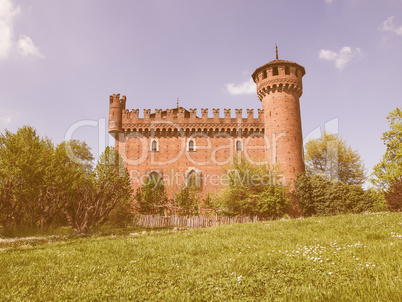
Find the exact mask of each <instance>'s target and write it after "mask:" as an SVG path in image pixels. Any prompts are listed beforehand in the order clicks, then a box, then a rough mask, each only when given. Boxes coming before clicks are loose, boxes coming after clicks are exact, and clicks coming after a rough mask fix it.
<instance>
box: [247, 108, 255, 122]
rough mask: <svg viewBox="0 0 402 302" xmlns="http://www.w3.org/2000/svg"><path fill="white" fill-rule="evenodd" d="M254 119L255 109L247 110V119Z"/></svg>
mask: <svg viewBox="0 0 402 302" xmlns="http://www.w3.org/2000/svg"><path fill="white" fill-rule="evenodd" d="M253 118H254V109H247V119H248V120H252V119H253Z"/></svg>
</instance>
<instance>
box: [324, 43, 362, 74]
mask: <svg viewBox="0 0 402 302" xmlns="http://www.w3.org/2000/svg"><path fill="white" fill-rule="evenodd" d="M361 57H362V52H361V50H360V48H358V47H356V48H355V49H352V48H351V47H349V46H344V47H342V49H341V50H340V51H339V52H334V51H332V50H327V49H321V50H320V53H319V58H320V59H323V60H327V61H334V62H335V68H337V69H339V70H342V69H343V68H345V66H346V64H348V63H349V62H350V61H352V60H354V59H359V58H361Z"/></svg>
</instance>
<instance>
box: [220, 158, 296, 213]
mask: <svg viewBox="0 0 402 302" xmlns="http://www.w3.org/2000/svg"><path fill="white" fill-rule="evenodd" d="M226 176H227V180H228V186H227V187H226V188H225V190H224V192H223V196H222V200H221V201H220V206H221V207H223V208H224V209H225V211H224V212H223V213H224V214H227V215H241V216H258V217H260V218H277V217H282V216H283V214H284V213H285V210H286V207H287V206H288V204H289V196H288V195H287V194H286V193H287V191H288V189H287V188H286V187H284V186H282V185H281V184H280V183H279V182H278V179H279V178H280V175H279V173H278V172H277V170H275V169H269V168H268V167H267V166H262V165H261V166H253V165H252V164H251V163H250V162H248V161H247V160H246V159H245V158H244V157H242V156H237V157H235V158H234V159H233V164H232V165H231V166H229V167H228V169H227V170H226Z"/></svg>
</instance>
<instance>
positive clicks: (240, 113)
mask: <svg viewBox="0 0 402 302" xmlns="http://www.w3.org/2000/svg"><path fill="white" fill-rule="evenodd" d="M235 112H236V119H237V120H238V119H241V118H242V113H243V109H235Z"/></svg>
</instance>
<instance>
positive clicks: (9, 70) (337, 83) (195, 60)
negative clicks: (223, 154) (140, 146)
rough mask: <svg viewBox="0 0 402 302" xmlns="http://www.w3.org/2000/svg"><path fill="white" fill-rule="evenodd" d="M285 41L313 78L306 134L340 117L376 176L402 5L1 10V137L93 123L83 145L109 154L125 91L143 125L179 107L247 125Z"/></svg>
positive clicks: (63, 5)
mask: <svg viewBox="0 0 402 302" xmlns="http://www.w3.org/2000/svg"><path fill="white" fill-rule="evenodd" d="M275 43H277V44H278V47H279V57H280V59H284V60H291V61H294V62H297V63H298V64H300V65H302V66H304V67H305V68H306V72H307V73H306V75H305V76H304V79H303V84H304V94H303V96H302V97H301V112H302V121H303V134H304V136H307V135H308V134H309V133H311V132H312V131H314V130H315V129H317V127H321V128H322V129H323V128H324V125H325V123H327V122H329V121H331V120H333V119H338V124H339V134H340V135H341V136H342V137H343V138H344V139H346V141H347V143H348V144H349V145H350V146H351V147H352V148H353V149H355V150H358V152H359V153H360V155H361V156H362V158H363V160H364V162H365V164H366V167H367V168H368V169H369V170H371V168H372V167H373V166H374V165H375V164H376V163H377V162H378V161H379V160H380V158H381V156H382V154H383V153H384V151H385V148H384V146H383V144H382V141H381V140H380V138H381V135H382V133H383V132H384V131H386V130H387V129H388V124H387V122H386V115H387V114H388V113H389V112H390V111H391V110H392V109H394V108H396V107H397V106H401V105H402V97H401V93H402V92H401V91H400V90H399V88H400V87H401V83H402V81H401V80H402V0H381V1H379V0H332V1H330V0H309V1H300V0H286V1H285V0H277V1H268V0H265V1H263V0H248V1H235V0H214V1H210V0H203V1H191V0H163V1H162V0H154V1H152V0H147V1H135V0H119V1H111V0H110V1H106V0H69V1H65V0H52V1H48V0H30V1H28V0H25V1H23V0H19V1H18V0H0V87H1V95H0V129H1V130H3V129H5V128H7V129H9V130H11V131H16V130H17V128H18V127H21V126H22V125H25V124H30V125H32V126H34V127H35V128H36V129H37V130H38V132H39V134H40V135H42V136H45V135H46V136H48V137H50V138H51V139H52V140H53V141H54V142H55V143H59V142H61V141H62V140H64V139H65V137H66V133H67V132H68V131H69V129H70V132H72V129H73V130H74V126H76V128H77V127H78V126H80V125H85V124H88V126H86V127H78V128H77V130H76V131H73V138H77V139H81V140H86V141H87V142H88V143H89V145H90V146H91V147H92V149H93V151H94V153H95V155H96V156H97V153H98V146H99V144H100V145H102V144H103V141H105V140H106V142H107V141H108V140H110V141H111V138H110V137H109V136H107V135H104V134H103V133H104V132H103V130H104V129H103V126H102V125H104V121H105V120H107V117H108V99H109V95H110V94H113V93H120V94H122V95H123V94H124V95H126V96H127V107H128V108H129V109H132V108H139V109H140V116H142V109H144V108H151V109H152V110H154V109H155V108H162V109H166V108H169V107H175V106H176V99H177V97H179V99H180V105H181V106H183V107H186V108H197V109H198V113H200V109H201V108H209V109H210V114H212V112H211V111H212V108H221V114H223V108H232V115H234V108H243V109H244V110H243V114H244V115H245V114H246V112H245V109H247V108H254V109H255V111H257V110H256V109H257V108H261V103H260V101H259V100H258V98H257V95H256V92H255V87H254V89H253V86H251V87H250V75H251V73H252V72H253V71H254V70H255V69H256V68H257V67H259V66H261V65H263V64H265V63H267V62H269V61H271V60H273V59H274V58H275ZM230 84H231V85H230ZM250 91H251V92H250ZM235 93H237V94H235ZM255 115H256V112H255ZM79 121H81V124H76V123H77V122H79ZM82 121H83V122H82ZM99 121H100V123H99ZM91 123H92V125H100V130H99V129H98V128H99V127H95V126H89V125H90V124H91ZM332 124H333V123H332ZM77 125H78V126H77ZM71 127H73V128H71ZM332 128H333V127H332ZM99 131H101V133H102V135H101V138H100V139H99V138H98V137H99V135H98V133H99Z"/></svg>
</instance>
